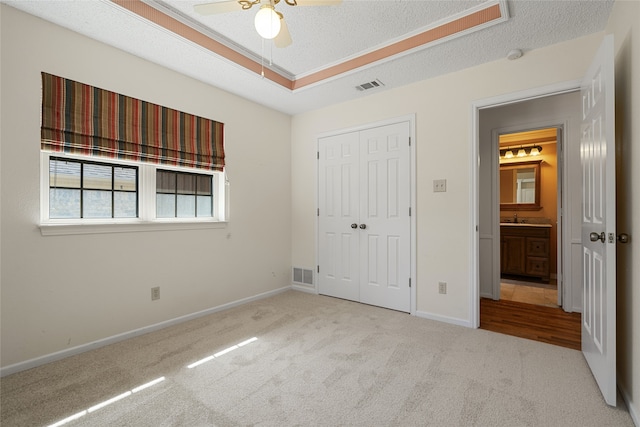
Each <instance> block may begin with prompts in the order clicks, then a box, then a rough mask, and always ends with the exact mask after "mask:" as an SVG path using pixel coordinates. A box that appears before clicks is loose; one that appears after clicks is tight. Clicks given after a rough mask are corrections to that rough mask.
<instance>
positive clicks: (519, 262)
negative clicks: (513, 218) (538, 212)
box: [500, 223, 551, 283]
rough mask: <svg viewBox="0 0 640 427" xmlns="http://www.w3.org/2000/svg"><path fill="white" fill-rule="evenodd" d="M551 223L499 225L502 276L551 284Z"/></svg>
mask: <svg viewBox="0 0 640 427" xmlns="http://www.w3.org/2000/svg"><path fill="white" fill-rule="evenodd" d="M550 231H551V224H517V223H514V224H500V275H501V276H518V277H535V278H538V279H540V280H542V281H543V282H545V283H548V282H549V263H550V261H549V258H550V250H549V249H550V248H549V244H550V243H549V240H550V239H549V236H550Z"/></svg>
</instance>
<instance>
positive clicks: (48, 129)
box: [41, 73, 224, 171]
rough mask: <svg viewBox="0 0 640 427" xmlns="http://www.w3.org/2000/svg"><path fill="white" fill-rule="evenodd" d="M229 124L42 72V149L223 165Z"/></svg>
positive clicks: (179, 163)
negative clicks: (226, 131) (225, 137)
mask: <svg viewBox="0 0 640 427" xmlns="http://www.w3.org/2000/svg"><path fill="white" fill-rule="evenodd" d="M223 135H224V124H223V123H219V122H216V121H213V120H209V119H204V118H202V117H197V116H194V115H192V114H187V113H182V112H180V111H176V110H172V109H170V108H166V107H162V106H160V105H156V104H151V103H149V102H145V101H141V100H139V99H135V98H131V97H129V96H125V95H120V94H117V93H114V92H110V91H108V90H104V89H100V88H97V87H93V86H89V85H86V84H83V83H78V82H75V81H73V80H69V79H65V78H62V77H57V76H54V75H51V74H47V73H42V128H41V139H42V141H41V147H42V149H43V150H47V151H54V152H65V153H75V154H84V155H91V156H100V157H109V158H117V159H126V160H136V161H143V162H151V163H160V164H168V165H175V166H187V167H193V168H199V169H207V170H216V171H222V170H223V169H224V138H223Z"/></svg>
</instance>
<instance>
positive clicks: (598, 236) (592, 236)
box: [589, 231, 607, 243]
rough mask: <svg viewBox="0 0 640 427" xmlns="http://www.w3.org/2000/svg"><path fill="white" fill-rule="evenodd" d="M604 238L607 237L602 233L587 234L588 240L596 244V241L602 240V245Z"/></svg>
mask: <svg viewBox="0 0 640 427" xmlns="http://www.w3.org/2000/svg"><path fill="white" fill-rule="evenodd" d="M606 238H607V236H606V235H605V234H604V231H603V232H602V233H600V234H598V233H596V232H595V231H594V232H592V233H591V234H589V239H590V240H591V241H592V242H597V241H598V240H602V243H604V241H605V239H606Z"/></svg>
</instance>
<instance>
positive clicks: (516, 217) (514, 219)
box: [513, 212, 518, 223]
mask: <svg viewBox="0 0 640 427" xmlns="http://www.w3.org/2000/svg"><path fill="white" fill-rule="evenodd" d="M513 222H514V223H517V222H518V212H516V213H514V214H513Z"/></svg>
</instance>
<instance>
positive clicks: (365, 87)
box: [356, 79, 384, 92]
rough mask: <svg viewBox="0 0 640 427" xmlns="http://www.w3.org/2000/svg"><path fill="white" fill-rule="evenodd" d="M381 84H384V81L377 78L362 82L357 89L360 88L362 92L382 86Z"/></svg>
mask: <svg viewBox="0 0 640 427" xmlns="http://www.w3.org/2000/svg"><path fill="white" fill-rule="evenodd" d="M380 86H384V83H382V82H381V81H380V80H378V79H375V80H374V81H372V82H367V83H362V84H361V85H358V86H356V89H358V90H359V91H360V92H362V91H364V90H369V89H375V88H377V87H380Z"/></svg>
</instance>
